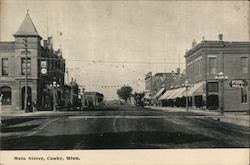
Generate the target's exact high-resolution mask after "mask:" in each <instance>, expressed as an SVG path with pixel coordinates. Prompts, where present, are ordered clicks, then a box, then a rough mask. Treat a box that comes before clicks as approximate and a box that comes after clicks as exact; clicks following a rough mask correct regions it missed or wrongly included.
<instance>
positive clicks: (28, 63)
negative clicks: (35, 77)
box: [21, 58, 31, 75]
mask: <svg viewBox="0 0 250 165" xmlns="http://www.w3.org/2000/svg"><path fill="white" fill-rule="evenodd" d="M25 71H26V64H25V58H22V59H21V74H22V75H25ZM27 74H28V75H31V59H30V58H27Z"/></svg>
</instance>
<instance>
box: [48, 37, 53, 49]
mask: <svg viewBox="0 0 250 165" xmlns="http://www.w3.org/2000/svg"><path fill="white" fill-rule="evenodd" d="M48 47H49V49H53V43H52V36H51V37H48Z"/></svg>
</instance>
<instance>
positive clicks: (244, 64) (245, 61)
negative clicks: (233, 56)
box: [240, 57, 248, 74]
mask: <svg viewBox="0 0 250 165" xmlns="http://www.w3.org/2000/svg"><path fill="white" fill-rule="evenodd" d="M240 68H241V73H243V74H245V73H247V72H248V58H247V57H241V58H240Z"/></svg>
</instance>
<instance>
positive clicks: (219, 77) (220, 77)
mask: <svg viewBox="0 0 250 165" xmlns="http://www.w3.org/2000/svg"><path fill="white" fill-rule="evenodd" d="M215 79H216V80H218V81H219V86H220V92H219V93H220V94H219V95H220V99H219V100H220V101H219V103H220V113H221V114H222V115H224V81H226V80H227V79H228V77H227V76H225V75H224V73H223V72H220V73H218V74H217V75H216V76H215Z"/></svg>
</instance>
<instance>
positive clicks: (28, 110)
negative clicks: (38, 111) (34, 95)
mask: <svg viewBox="0 0 250 165" xmlns="http://www.w3.org/2000/svg"><path fill="white" fill-rule="evenodd" d="M30 109H31V103H30V101H29V99H28V101H27V109H26V111H25V112H30Z"/></svg>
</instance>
